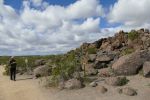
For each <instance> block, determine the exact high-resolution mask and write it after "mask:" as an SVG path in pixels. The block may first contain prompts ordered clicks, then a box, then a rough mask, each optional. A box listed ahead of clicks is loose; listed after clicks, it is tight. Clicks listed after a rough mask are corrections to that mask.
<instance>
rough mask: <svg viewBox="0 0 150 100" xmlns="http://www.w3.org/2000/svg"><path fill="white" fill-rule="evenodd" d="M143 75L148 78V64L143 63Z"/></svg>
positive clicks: (149, 69) (149, 75)
mask: <svg viewBox="0 0 150 100" xmlns="http://www.w3.org/2000/svg"><path fill="white" fill-rule="evenodd" d="M143 74H144V76H145V77H150V62H145V63H144V65H143Z"/></svg>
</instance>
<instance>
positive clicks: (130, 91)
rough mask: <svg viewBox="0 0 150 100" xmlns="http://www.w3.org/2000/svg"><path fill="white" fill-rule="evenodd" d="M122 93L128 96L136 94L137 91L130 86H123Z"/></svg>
mask: <svg viewBox="0 0 150 100" xmlns="http://www.w3.org/2000/svg"><path fill="white" fill-rule="evenodd" d="M122 93H123V94H125V95H128V96H135V95H137V92H136V91H135V90H134V89H132V88H130V87H125V88H123V89H122Z"/></svg>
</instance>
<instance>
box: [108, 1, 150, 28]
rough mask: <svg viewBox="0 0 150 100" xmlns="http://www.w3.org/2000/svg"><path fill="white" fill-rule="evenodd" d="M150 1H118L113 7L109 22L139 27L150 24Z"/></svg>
mask: <svg viewBox="0 0 150 100" xmlns="http://www.w3.org/2000/svg"><path fill="white" fill-rule="evenodd" d="M149 9H150V0H139V1H137V0H118V1H117V2H116V3H115V4H114V6H113V7H111V10H110V13H109V15H108V20H109V22H111V23H123V24H124V25H131V26H139V25H143V24H146V23H150V13H149Z"/></svg>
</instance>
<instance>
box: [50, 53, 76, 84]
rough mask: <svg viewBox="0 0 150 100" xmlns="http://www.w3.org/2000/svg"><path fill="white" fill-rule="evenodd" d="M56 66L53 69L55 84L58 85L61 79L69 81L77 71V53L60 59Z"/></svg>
mask: <svg viewBox="0 0 150 100" xmlns="http://www.w3.org/2000/svg"><path fill="white" fill-rule="evenodd" d="M53 64H54V62H53ZM55 65H56V66H55V67H54V68H53V69H52V80H53V81H54V83H55V84H58V82H59V81H60V80H61V79H63V80H68V79H70V78H72V76H73V73H74V72H75V71H76V66H77V65H78V62H77V59H76V55H75V53H74V52H72V53H69V54H67V55H63V56H61V57H59V59H57V62H55Z"/></svg>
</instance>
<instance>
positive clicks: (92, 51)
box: [87, 48, 97, 54]
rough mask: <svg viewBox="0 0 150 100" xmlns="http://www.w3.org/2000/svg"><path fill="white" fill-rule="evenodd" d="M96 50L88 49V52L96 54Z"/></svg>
mask: <svg viewBox="0 0 150 100" xmlns="http://www.w3.org/2000/svg"><path fill="white" fill-rule="evenodd" d="M96 51H97V50H96V48H88V49H87V52H88V54H96Z"/></svg>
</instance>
